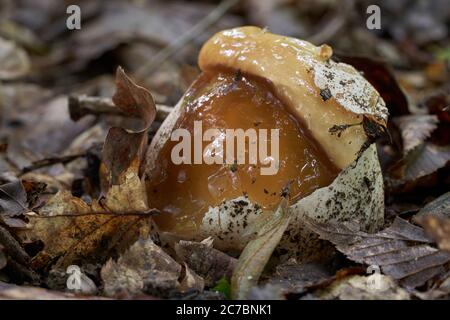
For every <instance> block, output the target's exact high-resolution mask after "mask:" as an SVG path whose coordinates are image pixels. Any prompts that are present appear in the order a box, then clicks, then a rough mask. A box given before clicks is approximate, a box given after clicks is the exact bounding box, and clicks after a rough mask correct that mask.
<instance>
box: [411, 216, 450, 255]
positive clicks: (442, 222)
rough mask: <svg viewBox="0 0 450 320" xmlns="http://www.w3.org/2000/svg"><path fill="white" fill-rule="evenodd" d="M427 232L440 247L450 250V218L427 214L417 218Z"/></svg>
mask: <svg viewBox="0 0 450 320" xmlns="http://www.w3.org/2000/svg"><path fill="white" fill-rule="evenodd" d="M416 221H417V223H419V224H420V225H421V226H422V227H423V228H424V229H425V232H426V233H427V234H428V235H429V236H430V238H432V239H433V240H434V241H435V242H436V243H437V245H438V247H439V249H441V250H446V251H448V252H450V218H448V217H445V216H442V215H433V214H427V215H424V216H422V217H418V218H417V219H416Z"/></svg>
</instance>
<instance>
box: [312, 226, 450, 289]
mask: <svg viewBox="0 0 450 320" xmlns="http://www.w3.org/2000/svg"><path fill="white" fill-rule="evenodd" d="M306 223H307V225H308V226H309V227H310V228H311V229H312V230H313V231H314V232H316V233H317V234H318V235H319V236H320V237H321V238H322V239H324V240H328V241H330V242H332V243H333V244H334V245H335V246H336V248H337V249H338V250H339V251H340V252H342V253H343V254H345V255H346V256H347V257H348V258H349V259H350V260H353V261H355V262H358V263H363V264H367V265H378V266H380V268H381V271H382V273H384V274H386V275H389V276H391V277H393V278H394V279H395V280H398V281H400V282H401V283H402V285H404V286H406V287H418V286H420V285H423V284H424V283H425V282H426V281H427V280H429V279H431V278H432V277H434V276H436V275H438V274H442V273H443V272H445V268H444V265H445V264H446V263H447V262H448V261H450V253H448V252H445V251H441V250H439V249H437V248H434V247H433V246H431V244H432V242H433V241H432V240H431V239H430V238H429V237H428V236H427V235H426V234H425V232H424V230H423V229H422V228H420V227H417V226H414V225H412V224H411V223H409V222H407V221H406V220H403V219H401V218H399V217H397V218H396V219H395V220H394V222H393V224H392V225H391V226H390V227H388V228H386V229H384V230H382V231H380V232H378V233H374V234H370V233H366V232H362V231H360V230H359V228H358V224H357V223H356V222H347V223H335V222H330V223H317V222H314V221H313V220H311V219H307V220H306Z"/></svg>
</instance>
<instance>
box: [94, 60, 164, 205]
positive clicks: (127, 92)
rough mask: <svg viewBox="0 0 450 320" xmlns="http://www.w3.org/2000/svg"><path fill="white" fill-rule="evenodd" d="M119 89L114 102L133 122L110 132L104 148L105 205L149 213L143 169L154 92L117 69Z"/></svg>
mask: <svg viewBox="0 0 450 320" xmlns="http://www.w3.org/2000/svg"><path fill="white" fill-rule="evenodd" d="M116 85H117V90H116V93H115V94H114V97H113V102H114V104H115V105H116V106H117V107H118V108H120V109H121V110H122V111H123V112H124V113H125V114H127V115H128V116H129V118H127V119H128V120H127V121H124V122H123V123H122V125H123V128H118V127H114V128H111V129H110V130H109V132H108V135H107V137H106V141H105V145H104V147H103V153H102V164H101V167H100V176H101V180H102V190H103V193H104V195H105V202H104V205H105V206H106V207H107V208H109V209H110V210H111V211H114V212H118V211H123V212H127V211H146V210H148V207H147V193H146V190H145V184H144V183H143V182H142V181H141V179H140V176H139V168H140V165H141V162H142V158H143V153H144V148H145V146H146V144H147V143H146V142H147V130H148V129H149V127H150V125H151V124H152V122H153V120H154V119H155V116H156V107H155V103H154V101H153V98H152V96H151V94H150V92H148V91H147V90H146V89H144V88H142V87H140V86H138V85H136V84H135V83H134V82H133V81H132V80H131V79H130V78H128V76H127V75H126V74H125V72H124V71H123V69H122V68H118V69H117V73H116ZM127 130H128V131H127Z"/></svg>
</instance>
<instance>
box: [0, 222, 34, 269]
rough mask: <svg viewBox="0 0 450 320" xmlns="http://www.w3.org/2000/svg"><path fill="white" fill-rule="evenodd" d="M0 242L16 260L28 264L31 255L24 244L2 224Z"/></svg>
mask: <svg viewBox="0 0 450 320" xmlns="http://www.w3.org/2000/svg"><path fill="white" fill-rule="evenodd" d="M0 243H1V244H2V245H3V247H4V251H5V252H6V253H7V254H8V255H9V256H10V257H11V258H13V259H14V260H16V261H17V262H19V263H21V264H25V265H26V264H28V263H29V262H30V260H31V259H30V256H29V255H28V253H26V252H25V250H23V248H22V246H21V245H20V244H19V243H18V242H17V240H16V239H14V237H13V236H12V235H11V234H10V233H9V232H8V230H6V229H5V228H3V227H2V226H0Z"/></svg>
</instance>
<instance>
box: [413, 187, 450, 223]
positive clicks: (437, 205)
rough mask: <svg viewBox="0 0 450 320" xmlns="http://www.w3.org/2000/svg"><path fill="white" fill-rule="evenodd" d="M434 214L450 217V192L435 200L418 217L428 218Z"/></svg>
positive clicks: (421, 210)
mask: <svg viewBox="0 0 450 320" xmlns="http://www.w3.org/2000/svg"><path fill="white" fill-rule="evenodd" d="M433 214H441V215H445V216H448V217H450V192H447V193H444V194H443V195H442V196H440V197H438V198H436V199H434V200H433V201H431V202H430V203H428V204H427V205H426V206H424V207H423V208H422V209H420V211H419V212H418V213H417V215H416V216H418V217H421V216H427V215H433Z"/></svg>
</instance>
